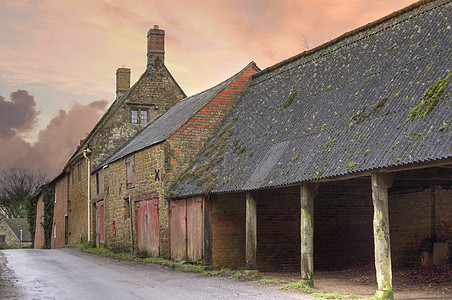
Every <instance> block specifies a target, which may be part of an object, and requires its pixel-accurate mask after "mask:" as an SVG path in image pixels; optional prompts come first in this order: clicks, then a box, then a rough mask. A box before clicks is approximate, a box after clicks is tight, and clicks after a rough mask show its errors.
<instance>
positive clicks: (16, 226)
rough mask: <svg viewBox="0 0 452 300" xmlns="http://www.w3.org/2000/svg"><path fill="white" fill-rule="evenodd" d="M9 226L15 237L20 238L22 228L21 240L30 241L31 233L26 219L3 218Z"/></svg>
mask: <svg viewBox="0 0 452 300" xmlns="http://www.w3.org/2000/svg"><path fill="white" fill-rule="evenodd" d="M5 222H6V223H7V224H8V226H9V228H11V230H12V231H13V232H14V234H15V235H16V236H17V238H18V239H19V240H20V230H22V242H25V243H28V242H31V234H30V231H28V223H27V219H24V218H16V219H5Z"/></svg>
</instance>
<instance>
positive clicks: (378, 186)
mask: <svg viewBox="0 0 452 300" xmlns="http://www.w3.org/2000/svg"><path fill="white" fill-rule="evenodd" d="M394 176H395V174H394V173H372V176H371V178H372V202H373V205H374V221H373V227H374V247H375V269H376V271H377V283H378V290H377V292H376V293H375V296H376V298H377V299H394V296H393V292H392V271H391V243H390V235H389V213H388V188H389V187H390V186H391V185H392V183H393V181H394Z"/></svg>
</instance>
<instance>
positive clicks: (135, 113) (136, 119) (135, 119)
mask: <svg viewBox="0 0 452 300" xmlns="http://www.w3.org/2000/svg"><path fill="white" fill-rule="evenodd" d="M130 122H131V123H132V124H146V123H147V122H148V110H147V109H145V108H140V109H138V108H133V109H131V110H130Z"/></svg>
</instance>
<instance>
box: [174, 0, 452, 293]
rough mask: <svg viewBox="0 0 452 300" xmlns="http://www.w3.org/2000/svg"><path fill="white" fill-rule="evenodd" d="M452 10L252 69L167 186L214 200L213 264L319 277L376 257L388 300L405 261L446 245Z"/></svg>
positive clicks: (388, 23)
mask: <svg viewBox="0 0 452 300" xmlns="http://www.w3.org/2000/svg"><path fill="white" fill-rule="evenodd" d="M451 19H452V3H451V1H443V0H441V1H421V2H418V3H416V4H413V5H411V6H409V7H407V8H405V9H403V10H401V11H398V12H396V13H393V14H391V15H389V16H387V17H385V18H383V19H380V20H378V21H375V22H373V23H371V24H368V25H366V26H364V27H361V28H358V29H356V30H354V31H352V32H349V33H346V34H344V35H343V36H341V37H339V38H336V39H335V40H332V41H330V42H328V43H326V44H324V45H321V46H319V47H317V48H315V49H312V50H309V51H306V52H303V53H301V54H299V55H297V56H294V57H292V58H289V59H287V60H285V61H283V62H281V63H279V64H277V65H275V66H272V67H270V68H268V69H265V70H263V71H261V72H259V73H257V74H255V75H253V76H252V80H251V82H250V84H249V86H248V88H247V89H246V90H245V92H244V94H243V95H242V97H240V99H239V100H238V101H237V104H236V105H235V107H234V108H233V109H232V111H231V113H230V114H229V115H228V116H227V117H226V119H225V120H224V121H223V123H222V125H221V126H220V127H219V130H218V131H217V132H216V134H215V136H214V138H213V139H212V140H211V141H210V142H209V143H207V144H206V146H205V147H204V149H203V150H202V151H201V152H200V154H199V156H198V157H197V160H196V162H195V163H194V164H192V165H191V166H190V168H188V170H186V171H185V172H184V174H182V176H181V177H180V178H179V181H178V183H177V184H176V185H175V186H174V187H173V188H172V189H171V190H170V192H169V193H167V196H168V197H169V198H170V206H171V207H185V206H186V205H188V203H192V202H197V201H200V202H202V203H204V205H205V206H209V209H210V214H209V215H206V214H204V215H199V216H198V218H199V220H198V221H197V222H198V223H199V224H203V226H204V231H203V232H201V233H202V234H203V235H202V237H201V239H202V241H203V243H202V244H204V245H208V247H209V248H208V249H204V251H205V253H210V254H211V261H212V264H213V266H216V267H222V266H227V267H246V268H248V269H254V268H257V269H259V270H281V269H298V270H301V276H302V279H303V280H304V282H305V283H307V284H313V280H314V278H315V277H314V270H315V269H321V268H340V267H347V266H351V265H356V264H365V263H368V262H375V266H376V271H377V283H378V291H377V293H376V295H377V297H378V298H381V299H383V298H384V299H386V298H392V274H391V264H392V263H393V262H399V261H404V262H412V261H419V254H418V252H417V251H418V248H419V244H420V243H421V242H422V240H423V239H425V238H430V239H431V240H432V241H433V242H434V249H433V255H435V251H436V250H435V249H436V248H437V249H440V248H444V247H447V245H448V244H449V245H450V242H451V240H452V189H451V185H452V118H451V117H452V64H451V57H452V47H451V44H452V40H451V37H452V28H451V23H450V20H451ZM172 211H173V210H172ZM172 224H173V223H172ZM300 224H301V226H300ZM171 232H173V228H171ZM189 238H190V237H189ZM196 238H198V237H196ZM171 241H172V245H171V246H172V249H173V248H177V247H179V245H178V243H180V242H181V241H180V240H179V241H174V242H173V236H171ZM300 253H301V254H300ZM446 253H447V252H446ZM446 255H447V254H446Z"/></svg>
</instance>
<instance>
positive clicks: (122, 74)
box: [116, 66, 130, 99]
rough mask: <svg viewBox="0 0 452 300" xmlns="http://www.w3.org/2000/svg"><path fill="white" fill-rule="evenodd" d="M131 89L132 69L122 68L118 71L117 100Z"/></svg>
mask: <svg viewBox="0 0 452 300" xmlns="http://www.w3.org/2000/svg"><path fill="white" fill-rule="evenodd" d="M129 88H130V69H129V68H126V67H125V66H122V67H121V68H118V69H117V70H116V99H119V98H121V97H122V96H123V95H124V94H125V93H126V92H127V90H128V89H129Z"/></svg>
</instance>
